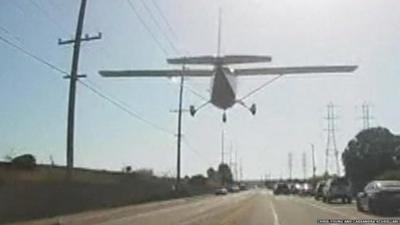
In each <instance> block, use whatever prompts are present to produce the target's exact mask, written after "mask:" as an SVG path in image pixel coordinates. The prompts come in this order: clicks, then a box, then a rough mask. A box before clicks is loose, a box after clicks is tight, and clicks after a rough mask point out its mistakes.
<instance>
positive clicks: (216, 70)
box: [99, 21, 358, 123]
mask: <svg viewBox="0 0 400 225" xmlns="http://www.w3.org/2000/svg"><path fill="white" fill-rule="evenodd" d="M220 24H221V23H220V21H219V26H218V49H217V56H212V55H204V56H194V57H180V58H170V59H167V62H168V63H169V64H175V65H176V64H178V65H184V66H185V65H207V66H210V65H211V66H212V67H213V69H189V68H187V69H184V68H185V67H183V69H181V70H175V69H165V70H119V71H110V70H102V71H99V73H100V75H101V76H103V77H169V78H171V77H179V76H183V77H210V78H212V83H211V97H210V100H209V101H206V102H205V103H203V104H201V105H200V106H199V107H197V108H196V107H195V106H193V105H191V106H190V109H189V111H190V114H191V116H194V115H195V114H196V112H197V111H198V110H199V109H201V108H203V107H204V106H206V105H207V104H209V103H211V104H213V105H214V106H216V107H217V108H220V109H222V110H223V114H222V121H223V122H224V123H225V122H226V121H227V116H226V110H228V109H229V108H231V107H232V106H233V105H235V104H236V103H238V104H240V105H242V106H243V107H245V108H247V109H248V110H249V111H250V112H251V114H252V115H255V114H256V104H252V105H251V106H250V107H248V106H247V105H246V104H245V103H244V101H243V98H237V95H236V87H237V78H238V77H239V76H260V75H280V76H283V75H287V74H306V73H309V74H315V73H325V74H327V73H349V72H353V71H355V70H356V69H357V67H358V66H354V65H335V66H302V67H264V68H248V69H233V68H230V67H228V66H229V65H235V64H247V63H262V62H271V60H272V57H271V56H262V55H225V56H221V55H220V46H221V44H220V43H221V28H220V27H221V26H220ZM246 97H247V96H246Z"/></svg>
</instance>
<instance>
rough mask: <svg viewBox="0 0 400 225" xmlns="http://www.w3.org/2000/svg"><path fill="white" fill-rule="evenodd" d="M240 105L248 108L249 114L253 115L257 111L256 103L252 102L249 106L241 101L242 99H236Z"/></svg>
mask: <svg viewBox="0 0 400 225" xmlns="http://www.w3.org/2000/svg"><path fill="white" fill-rule="evenodd" d="M237 102H238V103H239V104H240V105H242V106H243V107H245V108H246V109H248V110H249V111H250V112H251V114H252V115H253V116H254V115H256V112H257V106H256V104H252V105H251V106H250V107H248V106H247V105H246V104H245V103H244V102H242V101H240V100H239V101H237Z"/></svg>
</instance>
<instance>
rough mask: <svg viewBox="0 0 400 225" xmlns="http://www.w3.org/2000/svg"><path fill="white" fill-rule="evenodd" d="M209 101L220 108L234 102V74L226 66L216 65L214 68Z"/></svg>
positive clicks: (224, 107) (227, 106)
mask: <svg viewBox="0 0 400 225" xmlns="http://www.w3.org/2000/svg"><path fill="white" fill-rule="evenodd" d="M211 103H212V104H213V105H215V106H216V107H218V108H220V109H222V110H226V109H228V108H230V107H232V106H233V105H234V104H235V103H236V76H235V75H234V74H233V73H232V72H231V70H230V69H229V68H227V67H223V66H219V65H217V66H216V67H215V69H214V75H213V79H212V83H211Z"/></svg>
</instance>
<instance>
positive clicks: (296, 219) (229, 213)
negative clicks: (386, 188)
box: [20, 189, 382, 225]
mask: <svg viewBox="0 0 400 225" xmlns="http://www.w3.org/2000/svg"><path fill="white" fill-rule="evenodd" d="M319 219H382V217H379V216H374V215H371V214H365V213H360V212H358V211H357V209H356V207H355V204H354V203H353V204H325V203H322V202H320V201H315V200H314V199H312V198H309V197H298V196H274V195H272V194H271V193H270V192H269V191H267V190H261V189H259V190H250V191H245V192H240V193H235V194H228V195H226V196H211V195H209V196H203V197H196V198H187V199H180V200H171V201H164V202H158V203H149V204H142V205H135V206H128V207H120V208H116V209H110V210H99V211H93V212H87V213H81V214H77V215H69V216H64V217H58V218H51V219H46V220H38V221H32V222H25V223H20V224H21V225H49V224H57V223H59V224H65V225H67V224H68V225H78V224H82V225H83V224H84V225H91V224H93V225H203V224H204V225H206V224H207V225H213V224H215V225H217V224H218V225H230V224H239V225H241V224H242V225H253V224H254V225H256V224H257V225H258V224H260V225H261V224H271V225H298V224H300V225H301V224H317V220H319ZM338 223H339V221H338V222H336V224H338ZM333 224H335V223H333Z"/></svg>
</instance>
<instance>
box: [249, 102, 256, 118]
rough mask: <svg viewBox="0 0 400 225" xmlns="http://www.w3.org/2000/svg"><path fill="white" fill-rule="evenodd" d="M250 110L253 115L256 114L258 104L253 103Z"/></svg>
mask: <svg viewBox="0 0 400 225" xmlns="http://www.w3.org/2000/svg"><path fill="white" fill-rule="evenodd" d="M250 112H251V114H253V116H254V115H256V112H257V107H256V104H253V105H251V107H250Z"/></svg>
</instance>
